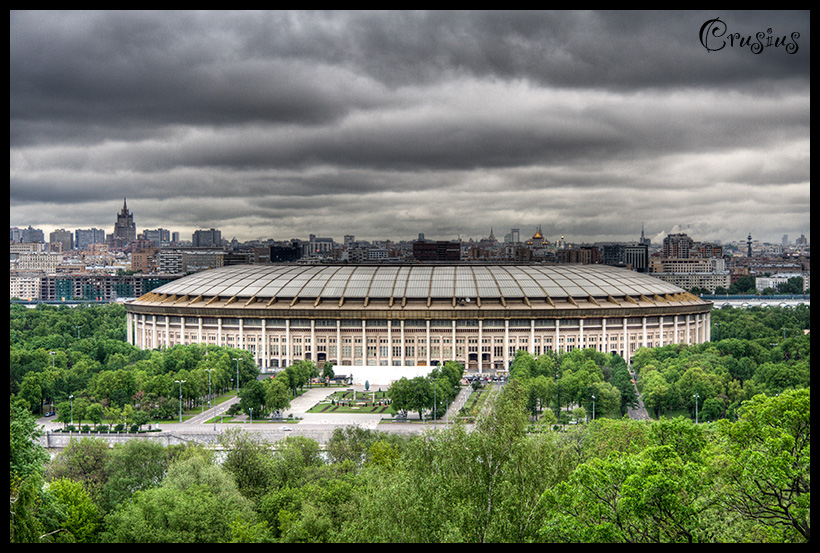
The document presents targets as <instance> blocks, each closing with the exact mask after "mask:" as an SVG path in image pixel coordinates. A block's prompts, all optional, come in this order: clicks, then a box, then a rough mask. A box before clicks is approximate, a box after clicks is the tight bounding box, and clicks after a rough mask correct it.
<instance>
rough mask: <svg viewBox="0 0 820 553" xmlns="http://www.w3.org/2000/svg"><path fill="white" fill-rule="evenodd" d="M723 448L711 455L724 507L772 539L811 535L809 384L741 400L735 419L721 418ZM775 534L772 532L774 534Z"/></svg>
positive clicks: (807, 536)
mask: <svg viewBox="0 0 820 553" xmlns="http://www.w3.org/2000/svg"><path fill="white" fill-rule="evenodd" d="M718 429H719V432H720V435H721V436H722V437H723V438H724V439H725V449H724V450H723V451H722V452H721V454H720V455H718V456H717V457H716V458H715V461H714V465H715V466H716V467H717V470H718V473H719V474H720V477H721V481H722V484H723V487H724V490H725V493H724V494H723V498H724V504H725V506H726V507H727V508H728V509H730V510H732V511H734V512H737V513H739V514H740V515H741V516H743V517H745V518H747V519H749V520H751V521H753V522H754V523H756V524H758V525H761V526H763V527H766V528H768V529H769V530H770V532H771V534H772V536H773V537H775V536H778V535H779V534H780V531H782V532H783V534H782V537H783V538H785V539H787V540H791V541H800V540H805V541H809V540H810V538H811V530H810V520H811V519H810V517H811V515H810V513H811V511H810V509H811V487H810V478H809V475H810V472H811V450H810V445H811V394H810V391H809V389H808V388H806V389H800V390H787V391H785V392H783V393H781V394H780V395H779V396H777V397H767V396H764V395H757V396H755V397H754V398H752V399H751V400H750V401H746V402H744V403H743V406H742V408H741V414H740V419H739V420H738V421H737V422H735V423H729V422H728V421H725V420H721V421H719V424H718ZM775 532H777V533H775Z"/></svg>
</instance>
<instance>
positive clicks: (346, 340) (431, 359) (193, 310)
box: [125, 264, 712, 381]
mask: <svg viewBox="0 0 820 553" xmlns="http://www.w3.org/2000/svg"><path fill="white" fill-rule="evenodd" d="M125 308H126V311H127V321H128V340H129V342H130V343H132V344H134V345H136V346H138V347H140V348H159V347H166V348H169V347H172V346H175V345H177V344H214V345H220V346H229V347H235V348H242V349H245V350H248V351H250V352H251V353H252V354H253V356H254V358H255V359H256V361H257V363H258V365H259V367H260V369H261V370H262V371H263V372H264V371H268V370H275V369H276V368H278V367H286V366H288V365H290V364H292V363H293V362H295V361H298V360H300V359H311V360H313V361H315V362H316V363H317V364H320V365H321V364H322V363H323V362H326V361H329V362H332V363H333V364H334V366H340V367H346V366H349V367H383V369H379V370H383V371H385V373H384V374H385V376H387V375H389V374H392V373H394V372H395V373H396V374H398V372H396V371H397V370H398V369H399V368H402V367H433V366H435V365H437V364H438V363H443V362H446V361H449V360H454V361H458V362H459V363H462V364H463V365H464V366H465V368H466V369H467V370H468V372H477V373H481V374H484V373H487V374H490V373H492V374H495V373H496V372H499V371H504V370H506V369H507V368H508V367H509V365H510V363H511V362H512V360H513V358H514V356H515V352H516V351H517V350H519V349H525V350H527V351H529V352H530V353H531V354H533V355H534V356H537V355H540V354H542V353H546V352H549V351H558V352H563V351H570V350H572V349H574V348H595V349H596V350H598V351H602V352H615V353H617V354H619V355H621V356H622V357H624V358H625V359H627V360H629V359H630V358H631V356H632V354H634V352H635V351H636V350H637V349H638V348H639V347H642V346H646V347H653V346H663V345H666V344H672V343H677V344H696V343H701V342H705V341H709V339H710V336H709V317H710V315H709V314H710V310H711V308H712V303H711V302H707V301H703V300H701V299H700V298H698V297H697V296H694V295H692V294H690V293H688V292H686V291H684V290H682V289H680V288H678V287H676V286H673V285H671V284H668V283H666V282H664V281H662V280H659V279H656V278H653V277H651V276H648V275H645V274H640V273H636V272H633V271H629V270H626V269H621V268H616V267H611V266H607V265H538V264H532V265H521V264H518V265H506V264H496V265H478V264H476V265H473V264H461V265H459V264H452V265H444V264H442V265H439V264H380V265H295V264H270V265H236V266H228V267H222V268H218V269H213V270H208V271H204V272H200V273H195V274H192V275H189V276H186V277H183V278H181V279H178V280H175V281H173V282H171V283H168V284H165V285H163V286H160V287H159V288H156V289H154V290H153V291H151V292H149V293H148V294H145V295H143V296H142V297H140V298H138V299H135V300H132V301H130V302H127V303H126V304H125ZM336 372H337V373H338V372H344V370H337V371H336ZM350 372H352V369H351V371H350ZM380 380H381V379H380ZM386 380H388V381H389V380H390V378H387V379H386Z"/></svg>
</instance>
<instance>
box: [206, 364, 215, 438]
mask: <svg viewBox="0 0 820 553" xmlns="http://www.w3.org/2000/svg"><path fill="white" fill-rule="evenodd" d="M206 355H207V353H206ZM215 370H216V369H205V371H206V372H207V373H208V410H209V411H210V410H211V408H212V405H211V373H212V372H214V371H215ZM211 415H213V416H214V417H213V418H214V432H216V414H215V413H211Z"/></svg>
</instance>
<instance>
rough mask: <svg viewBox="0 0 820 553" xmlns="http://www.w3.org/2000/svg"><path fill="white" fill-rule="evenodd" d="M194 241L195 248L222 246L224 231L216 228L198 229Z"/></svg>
mask: <svg viewBox="0 0 820 553" xmlns="http://www.w3.org/2000/svg"><path fill="white" fill-rule="evenodd" d="M192 242H193V246H194V247H195V248H218V247H221V246H222V232H221V231H219V230H216V229H208V230H197V231H195V232H194V234H193V237H192Z"/></svg>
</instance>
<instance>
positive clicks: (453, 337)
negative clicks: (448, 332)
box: [452, 319, 456, 361]
mask: <svg viewBox="0 0 820 553" xmlns="http://www.w3.org/2000/svg"><path fill="white" fill-rule="evenodd" d="M452 341H453V361H455V360H456V320H455V319H453V336H452Z"/></svg>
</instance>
